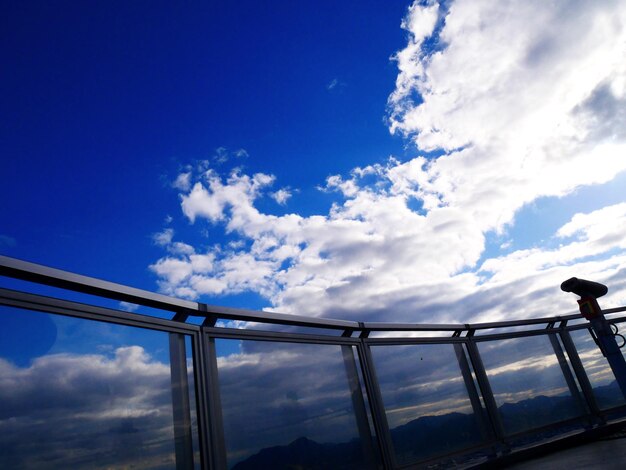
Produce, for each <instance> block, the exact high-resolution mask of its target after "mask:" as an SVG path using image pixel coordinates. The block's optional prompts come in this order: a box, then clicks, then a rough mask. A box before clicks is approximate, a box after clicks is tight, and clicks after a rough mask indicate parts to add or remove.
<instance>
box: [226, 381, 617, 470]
mask: <svg viewBox="0 0 626 470" xmlns="http://www.w3.org/2000/svg"><path fill="white" fill-rule="evenodd" d="M594 391H595V392H596V397H597V399H598V402H599V403H600V406H601V407H602V408H607V407H610V406H617V405H619V404H623V402H624V401H623V399H622V398H621V393H620V390H619V388H618V387H617V384H616V383H615V382H613V383H611V384H610V385H607V386H604V387H598V388H596V389H594ZM499 410H500V416H501V418H502V425H503V426H504V429H505V432H506V433H507V434H514V433H517V432H521V431H525V430H528V429H533V428H539V427H542V426H545V425H547V424H550V423H554V422H558V421H562V420H565V419H568V418H573V417H576V416H579V415H580V414H581V412H580V410H579V408H578V405H577V403H576V402H575V401H574V399H573V398H572V397H570V396H555V397H546V396H543V395H539V396H537V397H534V398H531V399H528V400H522V401H520V402H517V403H506V404H504V405H502V406H501V407H500V408H499ZM390 433H391V439H392V441H393V445H394V450H395V454H396V458H397V460H398V463H399V464H404V463H409V462H414V461H419V460H425V459H428V458H431V457H435V456H437V455H445V454H448V453H452V452H455V451H459V450H462V449H464V448H468V447H472V446H474V445H478V444H480V442H482V441H483V437H482V433H481V431H480V428H479V426H478V423H477V420H476V419H475V417H474V415H473V414H469V415H468V414H463V413H448V414H445V415H438V416H422V417H419V418H417V419H414V420H412V421H409V422H408V423H406V424H403V425H401V426H398V427H396V428H394V429H391V430H390ZM548 434H549V433H547V434H546V433H544V434H542V436H540V437H547V435H548ZM531 439H532V438H531ZM535 439H537V436H535ZM528 440H529V439H528V438H527V439H526V441H528ZM329 468H332V469H337V470H361V469H363V468H366V467H365V465H364V462H363V454H362V449H361V444H360V441H359V440H358V439H354V440H352V441H350V442H343V443H336V444H332V443H323V444H321V443H318V442H315V441H312V440H310V439H307V438H306V437H300V438H298V439H296V440H295V441H293V442H291V443H290V444H287V445H283V446H275V447H267V448H265V449H261V450H260V451H259V452H258V453H256V454H254V455H252V456H250V457H248V458H247V459H246V460H243V461H241V462H239V463H237V464H236V465H234V466H233V467H232V470H259V469H264V470H265V469H272V470H322V469H324V470H326V469H329Z"/></svg>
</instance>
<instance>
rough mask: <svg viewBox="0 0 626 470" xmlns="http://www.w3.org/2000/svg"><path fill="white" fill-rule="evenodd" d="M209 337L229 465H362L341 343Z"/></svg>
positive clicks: (363, 444) (240, 468) (363, 446)
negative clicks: (215, 363) (214, 353)
mask: <svg viewBox="0 0 626 470" xmlns="http://www.w3.org/2000/svg"><path fill="white" fill-rule="evenodd" d="M215 344H216V351H217V355H218V359H217V361H218V374H219V385H220V394H221V402H222V415H223V421H224V433H225V440H226V449H227V459H228V466H229V468H233V469H236V470H244V469H252V468H258V469H268V468H298V469H313V468H314V469H321V468H345V469H349V468H353V469H361V468H366V466H367V465H366V464H365V462H366V461H367V460H369V459H366V457H364V455H368V446H367V444H368V442H367V441H368V440H365V441H364V440H361V439H359V436H360V435H359V425H358V421H357V418H361V419H364V420H365V423H367V416H366V415H365V410H364V409H362V410H356V412H357V413H360V415H358V416H357V415H356V414H355V402H354V400H353V397H352V395H351V390H350V385H349V382H348V374H347V369H348V368H347V367H346V362H344V355H343V353H342V347H341V346H335V345H316V344H293V343H278V342H263V341H250V340H245V341H240V340H227V339H216V340H215ZM344 348H346V347H345V346H344ZM348 352H349V353H350V355H351V354H352V348H351V347H348ZM352 383H353V384H354V383H356V385H358V382H352ZM359 393H360V392H359ZM366 427H367V424H366ZM369 444H371V442H369ZM369 450H370V452H371V447H369Z"/></svg>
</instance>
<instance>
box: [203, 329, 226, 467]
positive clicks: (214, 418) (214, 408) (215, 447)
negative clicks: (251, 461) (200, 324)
mask: <svg viewBox="0 0 626 470" xmlns="http://www.w3.org/2000/svg"><path fill="white" fill-rule="evenodd" d="M203 345H204V348H205V357H206V359H207V361H206V368H207V379H208V380H207V382H208V383H207V392H208V414H209V429H210V436H211V451H212V452H211V454H212V457H213V458H212V468H213V469H215V470H226V469H227V468H228V466H227V459H226V441H225V440H224V422H223V418H222V400H221V398H220V386H219V382H218V377H217V353H216V351H215V338H212V337H210V336H209V335H207V334H203Z"/></svg>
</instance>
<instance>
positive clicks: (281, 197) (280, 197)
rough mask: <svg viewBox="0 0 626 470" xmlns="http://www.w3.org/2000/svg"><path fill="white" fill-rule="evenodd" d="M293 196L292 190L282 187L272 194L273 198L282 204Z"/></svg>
mask: <svg viewBox="0 0 626 470" xmlns="http://www.w3.org/2000/svg"><path fill="white" fill-rule="evenodd" d="M291 196H292V194H291V191H289V189H287V188H282V189H279V190H278V191H276V192H275V193H272V194H271V197H272V199H274V201H276V202H277V203H278V204H280V205H281V206H284V205H285V204H287V200H288V199H289V198H290V197H291Z"/></svg>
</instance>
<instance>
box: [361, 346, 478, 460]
mask: <svg viewBox="0 0 626 470" xmlns="http://www.w3.org/2000/svg"><path fill="white" fill-rule="evenodd" d="M371 350H372V356H373V358H374V363H375V368H376V374H377V377H378V381H379V383H380V391H381V395H382V399H383V402H384V405H385V412H386V415H387V422H388V424H389V430H390V433H391V439H392V441H393V445H394V450H395V455H396V460H397V462H398V464H400V465H403V464H406V463H410V462H413V461H416V460H425V459H428V458H432V457H435V456H437V455H443V454H448V453H451V452H455V451H458V450H461V449H463V448H467V447H470V446H473V445H476V444H479V443H480V442H481V441H483V437H482V435H483V433H482V432H481V431H482V430H481V427H480V423H479V420H478V418H477V417H476V416H475V415H474V410H473V408H472V403H471V401H470V397H469V394H468V390H467V388H466V386H465V382H464V380H463V376H462V371H461V369H460V366H459V361H458V360H457V356H456V353H455V349H454V346H453V345H452V344H425V345H406V346H404V345H403V346H372V347H371ZM460 352H461V353H462V352H463V351H462V349H460ZM467 372H468V374H469V371H467ZM470 380H471V378H470ZM476 405H477V407H478V412H479V413H482V408H480V403H477V404H476Z"/></svg>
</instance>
